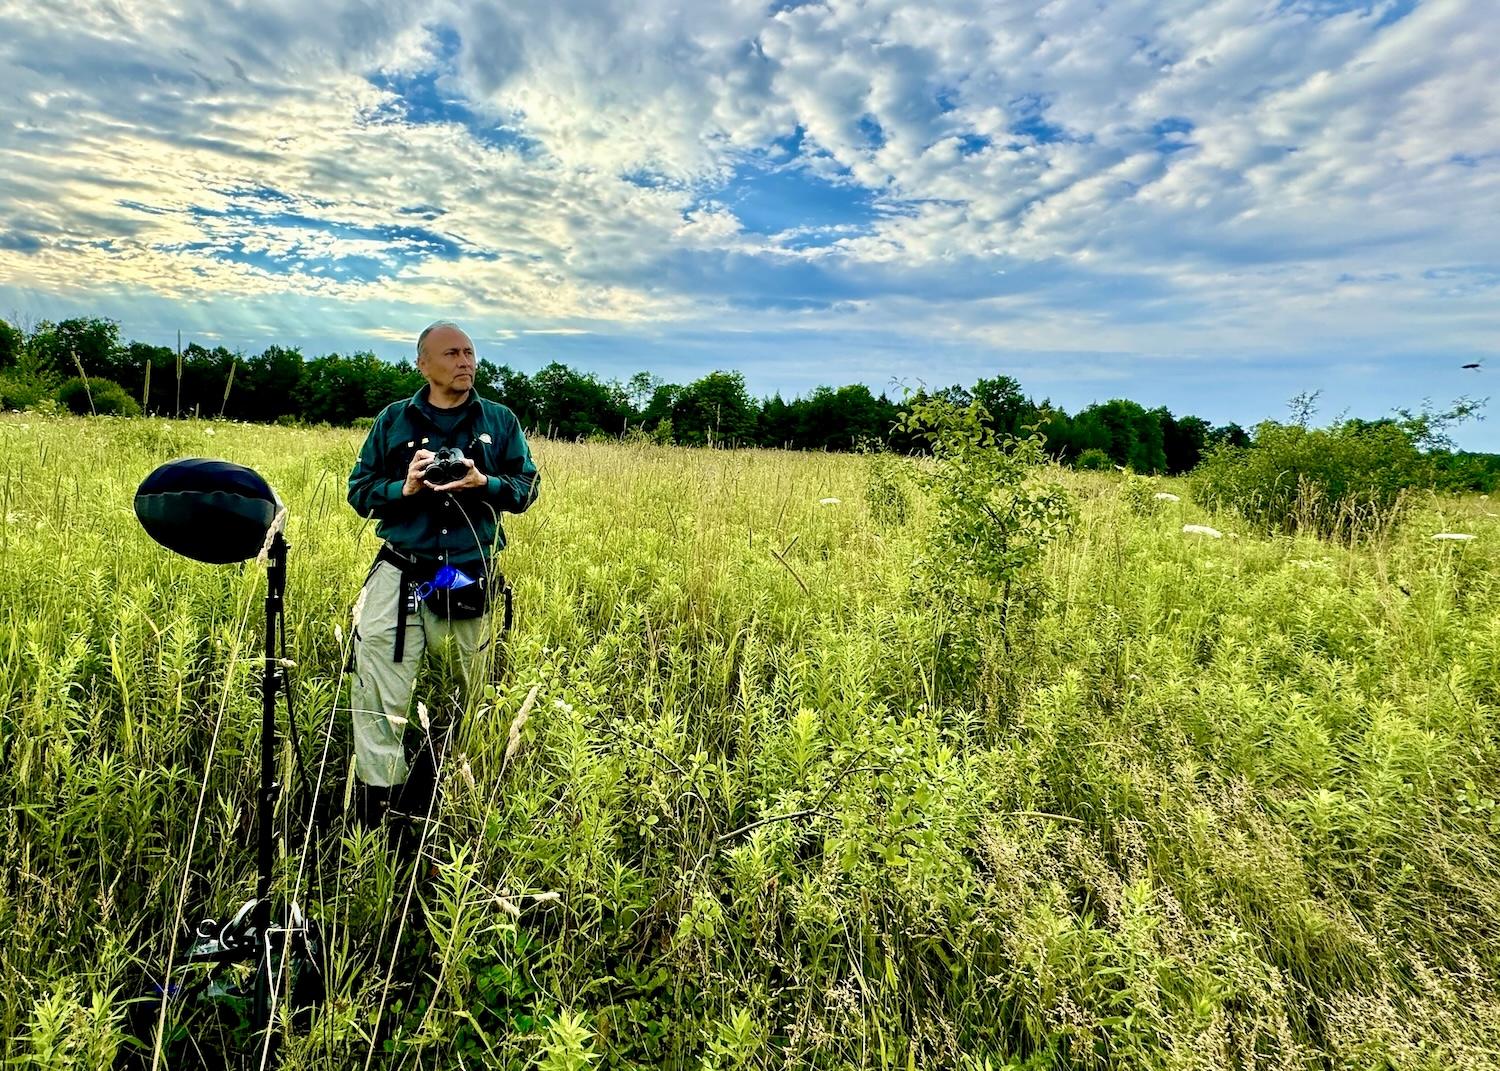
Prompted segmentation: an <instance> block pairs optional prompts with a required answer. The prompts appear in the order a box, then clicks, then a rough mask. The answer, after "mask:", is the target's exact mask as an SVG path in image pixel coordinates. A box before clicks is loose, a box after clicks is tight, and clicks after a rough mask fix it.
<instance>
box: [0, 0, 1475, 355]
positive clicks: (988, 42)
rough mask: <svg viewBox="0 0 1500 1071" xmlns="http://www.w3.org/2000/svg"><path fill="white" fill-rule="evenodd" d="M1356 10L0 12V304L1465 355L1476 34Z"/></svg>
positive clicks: (1470, 327)
mask: <svg viewBox="0 0 1500 1071" xmlns="http://www.w3.org/2000/svg"><path fill="white" fill-rule="evenodd" d="M1350 7H1351V10H1347V11H1342V12H1339V11H1338V10H1336V7H1335V6H1334V5H1328V4H1318V5H1302V6H1298V5H1279V6H1272V5H1268V4H1267V3H1265V2H1263V0H1216V2H1209V3H1201V2H1190V0H1175V2H1170V3H1161V2H1158V0H1120V2H1116V3H1111V4H1108V5H1104V6H1102V7H1101V6H1100V5H1098V4H1096V3H1094V2H1093V0H1053V2H1052V3H1049V4H1047V5H1044V6H1042V7H1041V8H1037V7H1036V6H1035V5H1031V4H1025V3H1022V2H1020V0H1012V2H1008V3H995V2H988V0H973V2H968V0H953V2H950V3H942V4H929V5H919V6H914V5H910V4H898V3H895V2H892V0H879V2H876V0H870V2H865V0H829V2H828V3H820V4H807V5H802V6H799V7H796V8H792V9H789V10H783V11H780V12H776V13H772V12H771V11H769V10H768V7H767V5H765V4H764V3H749V2H741V0H733V2H723V3H717V4H701V5H687V6H684V5H681V4H677V3H671V4H669V3H665V2H663V0H642V2H631V3H626V2H624V0H614V2H603V0H561V2H555V0H554V2H549V3H503V4H502V3H498V2H485V3H475V4H457V3H451V2H449V3H444V4H439V5H437V6H432V5H427V4H416V3H414V2H407V0H383V2H379V3H373V4H366V3H361V4H353V3H345V4H333V5H313V6H308V5H306V4H305V3H296V4H293V3H266V4H256V5H249V6H245V7H241V8H237V9H233V10H226V9H224V8H222V7H220V6H213V7H209V6H207V5H201V6H200V5H178V6H171V5H165V4H156V3H151V4H147V3H110V4H104V3H100V4H81V5H74V6H72V7H70V9H69V11H68V13H67V14H66V16H63V15H60V14H59V13H58V12H56V11H47V12H43V11H42V10H41V9H38V8H34V7H31V6H25V5H21V4H18V3H13V2H10V3H6V2H0V42H4V43H0V59H3V60H4V61H5V62H6V65H7V68H8V70H9V71H10V75H11V76H10V78H9V80H8V82H7V85H6V86H5V87H4V88H3V89H0V107H3V112H4V115H5V116H6V119H5V120H4V121H0V154H3V162H4V167H3V169H0V205H4V206H5V207H3V208H0V246H3V249H0V252H3V256H0V291H3V292H4V294H5V295H7V296H10V297H11V298H13V299H14V297H15V296H17V295H26V296H27V297H28V298H32V297H36V298H40V299H43V300H45V299H46V298H47V297H48V296H49V295H51V296H54V297H57V298H58V299H61V298H62V297H64V296H67V297H68V299H69V300H82V299H83V298H84V297H85V296H86V295H87V294H88V293H93V294H99V293H101V292H104V291H107V290H113V292H114V293H116V294H117V295H119V297H118V299H117V300H120V301H125V300H128V299H129V295H137V296H139V295H148V294H149V295H153V296H154V297H155V298H157V299H160V300H162V301H188V300H201V299H211V300H217V301H230V300H231V299H241V300H243V301H246V302H249V303H250V305H251V307H253V308H255V309H256V310H258V311H256V312H254V313H249V314H246V322H256V323H264V322H266V315H265V314H264V309H265V308H268V307H269V306H271V305H273V304H275V303H276V301H277V300H278V299H284V298H286V297H287V296H288V295H295V296H297V297H298V298H299V299H306V300H307V301H308V302H310V303H314V304H316V305H317V306H318V307H327V306H332V307H334V308H335V309H336V310H338V311H337V312H336V313H335V314H334V315H335V318H336V319H337V320H338V321H339V322H340V323H344V324H347V325H348V329H349V330H357V331H368V332H369V333H370V334H369V337H372V338H384V337H385V335H383V334H381V332H382V331H392V330H393V329H392V328H390V327H389V325H391V324H393V323H395V322H397V320H398V319H399V317H398V315H397V313H398V312H399V313H401V314H403V315H404V313H405V310H422V309H426V310H433V309H439V310H444V311H448V312H451V313H452V314H455V315H465V314H470V313H483V314H484V315H486V316H494V317H498V318H499V319H500V320H502V321H503V322H505V323H507V324H512V325H515V326H517V327H521V328H526V329H530V330H533V331H547V330H554V329H555V330H566V331H592V332H595V333H609V332H610V331H631V330H636V329H644V328H646V327H647V326H649V325H656V327H657V328H660V329H671V328H672V327H673V325H677V326H678V327H680V328H681V329H683V330H694V331H703V330H726V331H728V330H733V331H747V330H756V329H763V328H764V327H765V325H766V324H767V323H768V322H770V323H773V324H784V325H795V326H796V327H797V328H798V329H799V330H808V329H816V330H821V331H826V332H837V331H840V330H845V329H848V328H850V327H851V326H859V327H869V326H871V325H873V324H877V323H879V324H884V325H888V327H889V330H890V331H891V332H893V333H900V334H902V335H903V336H904V337H907V338H910V339H917V338H922V337H928V338H934V339H937V340H940V341H941V342H943V343H945V344H952V345H957V346H965V347H969V346H972V347H977V348H980V349H981V350H982V351H987V352H991V353H997V354H1003V353H1005V352H1012V351H1014V352H1019V351H1020V350H1022V349H1025V350H1026V351H1028V352H1044V351H1047V350H1055V351H1057V352H1059V353H1065V352H1066V353H1071V352H1081V351H1083V350H1090V351H1093V352H1096V353H1110V354H1112V353H1123V354H1130V353H1134V354H1147V353H1154V354H1167V355H1178V356H1186V355H1191V354H1197V355H1203V354H1214V353H1220V354H1227V353H1235V354H1241V355H1243V354H1248V353H1277V352H1286V351H1288V350H1289V349H1293V348H1297V347H1301V348H1302V349H1301V351H1302V352H1306V353H1317V352H1324V351H1339V352H1340V353H1344V354H1347V353H1350V352H1352V351H1356V350H1360V349H1362V348H1368V347H1379V348H1380V349H1381V351H1382V352H1386V353H1418V352H1436V351H1441V350H1443V349H1448V350H1453V351H1457V350H1462V351H1465V352H1476V353H1479V352H1494V348H1495V345H1496V343H1495V339H1496V337H1500V335H1497V332H1496V328H1497V327H1500V316H1497V314H1496V312H1495V311H1494V308H1495V306H1494V300H1493V299H1494V294H1495V287H1496V285H1497V279H1500V275H1497V270H1500V269H1497V264H1496V257H1495V252H1494V251H1495V249H1496V248H1500V223H1497V220H1500V98H1497V97H1496V95H1495V94H1494V92H1493V86H1494V85H1495V84H1496V82H1497V81H1500V50H1496V49H1494V48H1493V44H1492V42H1493V41H1494V40H1495V39H1496V37H1497V35H1500V12H1497V10H1496V9H1495V8H1494V6H1493V5H1492V4H1490V3H1488V2H1486V0H1423V2H1421V3H1418V4H1417V5H1416V6H1415V8H1414V9H1413V10H1411V11H1410V13H1409V14H1405V15H1404V17H1397V16H1399V15H1401V14H1402V12H1403V11H1404V8H1397V7H1396V6H1395V3H1394V0H1387V2H1384V3H1379V2H1377V3H1375V4H1374V5H1373V6H1371V7H1370V8H1369V9H1368V10H1365V9H1364V8H1363V6H1362V5H1350ZM403 88H404V91H405V92H407V93H409V94H415V95H416V96H413V97H412V99H409V100H406V99H403V98H402V95H401V92H400V91H402V90H403ZM422 93H426V94H428V95H429V96H430V97H431V98H432V99H431V100H426V99H418V98H419V97H420V95H421V94H422ZM440 97H441V98H445V99H447V100H448V101H450V102H457V103H458V104H459V105H461V107H453V106H451V104H450V106H448V107H447V110H446V113H441V112H440V113H439V114H427V113H423V112H422V108H424V107H428V108H430V107H431V106H433V104H434V103H435V101H436V100H437V99H438V98H440ZM443 114H446V119H445V120H444V121H439V120H440V119H442V116H443ZM498 127H504V129H505V131H506V132H508V136H502V134H501V133H500V132H498V131H497V129H496V128H498ZM772 166H775V167H778V168H781V169H783V174H782V175H781V176H780V177H781V178H784V179H790V180H792V184H790V185H786V186H774V185H772V186H768V187H766V189H765V190H764V191H763V192H760V193H758V194H757V195H756V196H758V197H759V200H755V199H754V198H751V197H750V194H749V193H748V192H747V191H749V190H750V189H751V186H752V185H753V184H752V183H750V182H749V180H748V179H747V175H753V174H755V173H757V170H758V169H764V168H769V167H772ZM813 175H820V176H823V179H826V180H827V183H828V184H823V183H822V182H821V181H820V180H818V179H814V178H811V177H809V176H813ZM799 176H800V177H799ZM796 182H801V183H802V184H803V185H802V186H800V187H799V186H798V185H796V184H795V183H796ZM840 190H842V191H844V196H841V195H840V193H839V191H840ZM820 191H821V193H822V194H824V195H826V197H824V198H822V199H823V200H826V201H827V205H826V206H825V207H824V208H823V209H819V208H817V207H816V206H814V205H813V204H812V203H811V202H812V200H814V199H817V198H815V197H814V195H815V194H819V192H820ZM804 195H805V197H806V198H807V199H808V200H807V202H806V203H803V202H802V201H799V200H797V198H799V197H802V196H804ZM856 197H858V198H860V199H862V200H863V202H865V203H868V205H869V206H870V208H869V209H868V210H867V209H862V208H860V207H859V204H857V203H856ZM756 211H758V212H760V213H761V214H762V215H763V216H765V217H766V218H767V219H770V220H772V221H773V222H772V223H770V224H767V223H765V222H764V220H762V221H761V222H759V223H757V222H756V221H755V220H754V219H752V214H753V212H756ZM819 211H826V213H827V215H826V216H820V215H819V214H818V213H819ZM396 227H401V228H405V229H406V230H404V231H402V232H399V233H398V232H396V231H394V230H392V228H396ZM23 249H24V250H33V251H30V252H21V250H23ZM354 266H358V267H359V269H360V270H358V271H353V270H349V269H350V268H351V267H354ZM799 302H800V303H801V304H798V303H799ZM809 303H811V305H812V309H811V311H809V308H808V304H809ZM819 303H821V306H822V307H821V311H820V310H819V308H818V305H819ZM794 306H795V311H789V310H793V307H794ZM777 310H781V311H777ZM43 311H44V313H45V310H43ZM105 311H107V310H105ZM416 315H417V317H418V318H420V315H421V313H417V314H416ZM396 333H397V334H399V331H397V332H396ZM1111 367H1114V365H1111Z"/></svg>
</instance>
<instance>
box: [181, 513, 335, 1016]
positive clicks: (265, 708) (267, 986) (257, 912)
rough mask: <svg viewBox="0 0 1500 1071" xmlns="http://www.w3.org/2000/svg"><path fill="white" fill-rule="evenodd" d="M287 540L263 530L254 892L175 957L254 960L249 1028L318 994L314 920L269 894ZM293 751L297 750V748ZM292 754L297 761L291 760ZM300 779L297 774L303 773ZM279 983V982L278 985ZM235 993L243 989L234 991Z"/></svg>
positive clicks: (203, 927) (198, 931)
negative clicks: (286, 1004)
mask: <svg viewBox="0 0 1500 1071" xmlns="http://www.w3.org/2000/svg"><path fill="white" fill-rule="evenodd" d="M287 549H288V548H287V542H286V540H285V538H283V536H282V534H281V532H280V531H276V532H275V533H274V534H273V535H272V536H271V541H270V544H269V553H268V557H267V566H266V651H265V660H264V663H263V664H262V667H261V723H260V792H259V794H258V796H257V806H256V834H257V837H258V846H257V874H256V882H255V898H254V899H253V900H247V901H246V902H245V903H244V904H242V905H241V906H240V908H239V910H237V911H236V912H235V913H234V914H233V915H231V916H230V917H229V918H227V919H225V920H223V921H222V922H221V921H216V920H214V919H205V920H203V921H202V922H200V923H199V924H198V925H197V927H196V928H195V930H194V933H193V944H192V945H191V946H190V947H189V948H188V950H187V954H186V955H185V956H184V958H183V962H184V963H185V964H194V963H212V964H218V965H220V966H227V965H229V964H232V963H250V962H254V963H255V965H256V967H255V975H254V978H253V980H252V982H251V984H250V992H249V994H248V996H249V997H250V1025H251V1027H252V1029H254V1030H255V1031H263V1030H266V1029H268V1028H269V1026H270V1024H271V1017H272V1015H273V1014H274V1012H275V1007H274V999H275V998H277V997H278V994H279V993H281V992H284V993H285V995H286V997H288V998H289V999H290V1002H291V1004H292V1006H293V1007H294V1008H301V1007H307V1006H308V1005H310V1004H313V1003H316V1002H318V1001H320V1000H322V998H323V991H324V976H323V974H324V972H323V965H322V959H321V957H322V941H321V935H320V933H319V931H318V927H317V924H316V923H315V922H312V921H310V920H309V919H308V918H307V917H306V916H305V915H304V914H303V913H302V908H301V907H300V906H299V905H298V904H296V903H295V902H288V903H287V905H286V911H285V914H284V915H283V916H280V917H278V915H277V913H276V910H275V903H274V902H273V899H272V896H271V878H272V870H273V868H274V866H275V837H274V830H273V829H272V822H273V820H274V814H275V810H276V800H277V798H278V797H279V796H280V794H281V785H280V783H279V782H278V781H276V779H275V766H276V694H277V692H279V691H280V690H281V689H282V688H283V687H284V688H286V690H287V714H288V718H289V719H290V717H291V685H290V682H289V681H288V679H287V674H286V669H287V665H286V662H285V659H283V658H280V657H278V655H277V652H276V639H277V637H278V636H280V635H282V634H283V633H282V629H283V627H284V624H285V614H286V608H285V603H284V596H285V593H286V556H287ZM299 755H300V752H299ZM299 761H300V760H299ZM304 778H305V774H304ZM282 987H286V988H285V989H283V988H282ZM234 995H237V996H243V995H247V994H234Z"/></svg>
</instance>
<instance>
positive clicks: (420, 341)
mask: <svg viewBox="0 0 1500 1071" xmlns="http://www.w3.org/2000/svg"><path fill="white" fill-rule="evenodd" d="M444 327H451V328H452V329H453V330H455V331H457V332H458V333H459V334H460V335H463V336H464V337H465V338H468V337H469V336H468V335H467V334H466V333H465V331H464V329H463V328H462V327H459V326H458V324H456V323H454V322H453V321H452V320H434V321H432V323H430V324H428V325H427V326H426V327H424V328H422V333H421V334H420V335H418V336H417V357H418V358H419V359H420V358H421V356H422V347H423V346H425V345H426V344H427V336H428V335H430V334H432V333H433V332H434V331H437V330H439V329H440V328H444Z"/></svg>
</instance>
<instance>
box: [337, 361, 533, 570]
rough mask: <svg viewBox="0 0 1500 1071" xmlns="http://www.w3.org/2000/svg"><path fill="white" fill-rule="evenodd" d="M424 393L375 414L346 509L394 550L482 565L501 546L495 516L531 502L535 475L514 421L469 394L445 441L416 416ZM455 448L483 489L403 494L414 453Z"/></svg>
mask: <svg viewBox="0 0 1500 1071" xmlns="http://www.w3.org/2000/svg"><path fill="white" fill-rule="evenodd" d="M427 392H428V388H427V387H425V386H424V387H423V388H422V389H421V390H419V391H418V392H417V393H416V394H415V395H413V396H412V397H410V398H407V399H405V400H404V401H399V402H392V403H391V404H390V405H388V406H386V407H385V408H384V409H382V410H381V411H380V415H379V416H377V417H376V418H375V425H374V426H373V427H372V428H370V434H369V435H368V436H367V437H366V438H365V445H364V447H363V449H361V450H360V452H359V460H358V461H357V462H355V464H354V471H353V472H351V473H350V474H349V505H351V506H353V507H354V510H355V512H356V513H358V514H359V515H360V516H361V517H373V518H375V520H376V522H377V523H376V525H375V534H376V535H378V536H380V538H382V539H384V540H386V541H387V542H388V543H390V544H391V545H392V546H394V547H395V548H396V549H397V550H399V551H401V552H403V553H405V554H409V555H414V556H416V557H420V558H434V559H435V558H443V559H446V560H448V561H451V562H453V563H454V564H455V565H457V564H460V563H462V562H465V561H470V562H472V561H475V560H477V559H479V558H481V557H482V558H485V559H488V558H489V557H490V555H491V554H492V553H493V552H494V551H498V550H500V549H502V548H503V547H504V546H505V529H504V528H502V527H501V525H500V514H501V512H506V513H521V512H523V511H524V510H525V509H526V507H528V506H530V505H531V504H532V503H533V502H535V501H536V499H537V495H538V493H539V492H540V490H541V479H542V478H541V474H540V473H538V472H537V469H536V463H535V462H534V461H532V460H531V450H530V449H529V448H528V447H527V445H526V437H525V436H524V435H522V434H521V423H520V421H518V420H517V419H516V415H515V414H514V413H512V412H511V411H510V410H509V409H508V408H506V407H505V406H503V405H501V404H500V403H499V402H492V401H490V400H489V399H488V398H481V397H479V394H478V393H477V392H475V391H470V392H469V400H468V401H467V402H465V403H464V405H463V406H462V411H463V416H462V417H461V419H460V420H459V423H458V425H457V427H455V428H454V429H453V431H452V432H450V433H448V434H447V435H444V434H443V433H442V432H441V431H439V430H438V428H437V425H435V424H434V423H433V422H432V420H431V419H430V418H429V417H428V416H427V414H426V413H425V412H424V411H423V406H424V403H425V402H426V401H427ZM444 446H457V447H459V448H460V449H461V450H462V451H463V453H464V456H465V457H467V458H469V459H470V460H471V461H473V462H474V464H475V466H476V467H477V468H478V469H479V471H480V472H482V473H484V474H485V475H486V476H488V477H489V486H487V487H474V488H469V489H466V490H463V491H455V492H447V493H444V494H434V493H433V492H431V491H426V490H424V491H420V492H418V493H417V494H414V495H409V496H403V495H402V494H401V488H402V486H403V485H404V484H405V483H406V470H407V467H408V466H410V464H411V459H412V456H413V455H415V454H416V452H417V451H418V450H434V451H435V450H437V449H439V448H440V447H444Z"/></svg>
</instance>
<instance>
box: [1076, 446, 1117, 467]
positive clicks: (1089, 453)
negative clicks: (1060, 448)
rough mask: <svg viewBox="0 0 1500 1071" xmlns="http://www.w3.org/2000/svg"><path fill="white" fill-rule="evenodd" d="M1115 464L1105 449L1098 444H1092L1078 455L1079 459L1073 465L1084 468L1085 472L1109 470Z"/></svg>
mask: <svg viewBox="0 0 1500 1071" xmlns="http://www.w3.org/2000/svg"><path fill="white" fill-rule="evenodd" d="M1114 464H1115V463H1114V462H1113V461H1112V460H1110V456H1109V455H1108V454H1106V453H1105V452H1104V451H1103V450H1101V449H1099V448H1098V447H1097V446H1091V447H1089V448H1088V449H1087V450H1085V451H1084V452H1083V453H1081V454H1079V455H1078V460H1077V461H1075V462H1074V463H1073V467H1074V468H1079V469H1083V470H1084V471H1085V472H1108V471H1109V470H1110V469H1111V468H1113V467H1114Z"/></svg>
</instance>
